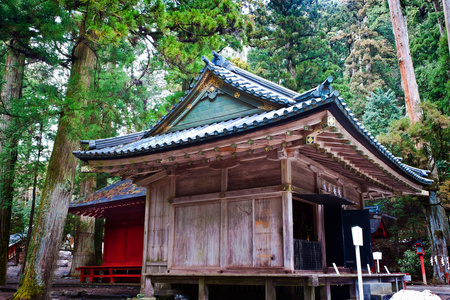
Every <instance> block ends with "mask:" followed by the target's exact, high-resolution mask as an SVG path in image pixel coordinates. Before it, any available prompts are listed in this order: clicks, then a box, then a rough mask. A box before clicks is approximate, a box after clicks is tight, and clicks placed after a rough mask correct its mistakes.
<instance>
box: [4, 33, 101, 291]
mask: <svg viewBox="0 0 450 300" xmlns="http://www.w3.org/2000/svg"><path fill="white" fill-rule="evenodd" d="M74 54H75V61H74V62H73V64H72V69H71V73H70V77H69V83H68V87H67V93H66V99H65V106H64V108H63V110H62V114H61V118H60V120H59V125H58V131H57V133H56V138H55V143H54V146H53V151H52V155H51V157H50V161H49V166H48V170H47V176H46V179H45V184H44V188H43V192H42V196H41V202H40V205H39V215H38V217H37V222H36V224H35V226H34V230H33V234H32V237H31V241H30V245H29V252H28V256H27V267H26V269H25V272H24V274H23V276H22V278H21V282H20V285H19V289H18V290H17V292H16V293H15V294H14V296H13V298H12V299H47V298H48V295H49V291H50V287H51V283H52V280H53V275H54V270H55V266H56V260H57V258H58V250H59V248H60V245H61V240H62V234H63V229H64V223H65V220H66V217H67V210H68V208H69V202H70V200H71V197H72V189H73V182H74V178H75V169H76V166H77V163H78V161H77V159H76V158H75V156H73V155H72V151H74V150H75V149H76V148H77V147H78V141H77V137H76V136H74V135H75V134H74V133H75V132H76V130H77V129H75V128H73V127H72V126H73V123H75V124H76V123H78V120H79V119H80V118H81V117H80V116H79V115H77V114H76V113H75V112H74V111H73V110H72V109H71V108H70V107H72V106H74V105H75V106H77V105H79V104H82V103H85V100H84V99H83V95H84V93H85V92H86V91H87V90H88V88H89V87H90V84H91V79H92V73H93V69H94V65H95V54H94V52H93V51H92V50H91V49H90V48H89V47H88V45H86V44H85V43H84V42H81V43H79V44H78V45H77V46H76V49H75V53H74ZM78 130H81V128H80V129H78Z"/></svg>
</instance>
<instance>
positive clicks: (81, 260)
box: [70, 174, 96, 277]
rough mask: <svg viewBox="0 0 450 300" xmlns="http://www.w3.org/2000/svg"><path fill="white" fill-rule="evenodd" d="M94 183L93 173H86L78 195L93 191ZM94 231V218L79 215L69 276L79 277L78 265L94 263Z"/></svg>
mask: <svg viewBox="0 0 450 300" xmlns="http://www.w3.org/2000/svg"><path fill="white" fill-rule="evenodd" d="M95 183H96V176H95V174H88V175H86V178H84V180H83V181H82V182H81V192H80V197H86V196H88V195H90V194H92V193H93V192H94V191H95V185H96V184H95ZM94 233H95V218H92V217H87V216H80V217H79V219H78V222H77V227H76V233H75V246H74V251H73V259H72V266H71V268H70V276H72V277H80V271H77V270H76V268H78V267H81V266H93V265H95V247H94Z"/></svg>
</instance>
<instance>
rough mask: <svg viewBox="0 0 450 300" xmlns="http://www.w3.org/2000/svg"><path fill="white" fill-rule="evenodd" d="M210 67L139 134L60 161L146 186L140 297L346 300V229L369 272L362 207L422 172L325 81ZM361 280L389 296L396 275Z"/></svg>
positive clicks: (409, 184) (217, 63) (93, 145)
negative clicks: (298, 83)
mask: <svg viewBox="0 0 450 300" xmlns="http://www.w3.org/2000/svg"><path fill="white" fill-rule="evenodd" d="M213 56H214V58H213V60H212V61H209V60H208V59H206V58H203V60H204V62H205V68H204V69H203V70H202V71H201V74H200V76H199V77H197V78H196V79H195V81H193V82H192V84H191V86H190V90H189V91H187V92H186V96H185V97H184V98H182V99H180V102H179V103H178V104H176V105H175V106H174V107H173V108H172V109H171V111H170V112H169V113H168V114H167V115H166V116H165V117H163V118H162V120H160V121H159V122H158V123H157V124H156V125H154V126H153V127H152V128H151V129H150V130H147V131H144V132H138V133H134V134H130V135H126V136H121V137H113V138H109V139H102V140H91V141H82V143H85V144H88V145H89V150H86V151H76V152H74V155H75V156H76V157H78V158H79V159H81V160H83V161H84V162H85V164H84V166H83V171H85V172H107V173H110V174H112V175H115V176H121V177H122V178H124V179H130V180H132V181H133V182H134V183H135V184H136V185H138V186H142V187H145V188H147V197H146V200H145V201H146V202H145V210H144V212H145V223H144V243H143V256H142V272H143V273H142V276H143V278H142V283H141V284H142V291H143V292H144V293H145V295H146V296H148V297H150V296H153V295H154V292H155V289H154V288H155V287H159V284H160V283H166V284H172V285H173V286H177V285H180V284H182V286H184V287H186V286H191V287H192V286H193V287H194V292H193V294H192V295H193V296H192V297H198V299H208V298H211V299H226V297H228V299H239V297H237V296H236V295H225V296H224V294H226V293H232V291H235V290H236V289H237V290H239V289H238V287H242V286H244V287H251V288H254V289H255V290H254V292H253V294H254V295H262V296H261V297H265V298H266V299H275V297H276V296H278V297H279V298H281V299H294V298H295V299H299V298H298V295H297V294H299V293H300V294H302V295H303V298H304V299H316V297H319V293H320V297H321V299H349V298H355V295H356V294H355V293H356V291H355V285H354V283H355V280H356V272H352V268H353V267H354V264H355V254H354V247H353V244H352V241H351V233H350V231H351V227H352V226H354V225H359V226H361V227H362V228H363V233H364V246H363V247H362V248H363V249H362V251H361V252H362V261H363V266H367V264H371V263H372V249H371V237H370V222H369V213H368V211H367V210H364V200H365V199H373V198H376V197H392V196H393V195H400V194H421V193H423V190H422V189H423V188H424V187H425V186H427V185H429V184H430V183H431V181H430V180H428V179H426V178H425V177H426V176H427V175H428V174H427V173H426V172H424V171H422V170H419V169H415V168H412V167H409V166H407V165H405V164H403V163H402V162H401V159H400V158H397V157H394V156H393V155H392V154H391V153H389V151H387V150H386V149H385V148H384V147H383V146H382V145H380V143H378V141H376V140H375V138H374V137H373V136H371V135H370V133H368V132H367V130H366V129H365V128H364V127H363V126H362V125H361V124H360V123H359V122H358V121H357V120H356V119H354V117H353V115H352V114H351V112H350V111H349V109H348V108H347V107H346V105H345V103H344V102H343V100H342V99H341V98H339V93H338V92H336V91H333V89H332V87H331V79H330V78H329V79H327V80H326V81H325V82H323V83H322V84H320V85H319V86H317V87H316V88H314V89H312V90H310V91H307V92H305V93H301V94H299V93H296V92H294V91H291V90H288V89H285V88H283V87H281V86H279V85H276V84H274V83H272V82H269V81H267V80H264V79H262V78H260V77H258V76H255V75H253V74H251V73H249V72H247V71H245V70H242V69H240V68H238V67H236V66H234V65H232V64H231V63H230V62H229V61H228V60H226V59H224V58H223V57H222V56H220V55H218V54H217V53H215V52H213ZM333 263H334V264H336V265H337V266H338V270H339V271H340V274H339V275H338V274H337V273H336V271H335V269H334V268H333V267H332V266H333ZM364 280H365V282H370V281H374V282H393V283H394V285H395V286H400V287H401V286H403V285H402V281H403V274H378V275H368V274H364ZM224 286H225V287H229V286H234V287H236V288H226V289H224V288H223V287H224ZM242 290H245V288H243V289H242ZM252 291H253V290H252ZM224 297H225V298H224ZM254 297H256V298H257V296H254ZM300 298H301V297H300ZM248 299H250V298H248Z"/></svg>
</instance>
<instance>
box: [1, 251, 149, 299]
mask: <svg viewBox="0 0 450 300" xmlns="http://www.w3.org/2000/svg"><path fill="white" fill-rule="evenodd" d="M71 262H72V256H71V253H70V252H69V251H60V259H59V260H58V264H57V268H56V270H55V279H54V281H53V285H52V289H51V294H50V299H52V300H66V299H127V298H132V297H135V296H136V295H137V294H139V290H140V285H139V284H101V283H99V284H82V283H80V281H79V279H78V278H72V277H68V275H69V272H70V266H71ZM19 271H20V265H17V266H16V265H14V264H12V263H10V264H9V265H8V273H7V284H6V286H0V300H6V299H9V298H10V297H11V296H12V295H13V294H14V292H15V291H16V290H17V286H18V282H19V279H18V273H19Z"/></svg>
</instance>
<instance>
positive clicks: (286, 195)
mask: <svg viewBox="0 0 450 300" xmlns="http://www.w3.org/2000/svg"><path fill="white" fill-rule="evenodd" d="M281 183H282V184H283V186H284V188H286V191H285V192H283V193H282V196H281V203H282V216H283V258H284V269H285V270H286V271H291V272H292V271H294V235H293V223H294V220H293V215H292V192H291V191H290V187H291V184H292V168H291V160H290V159H288V158H283V159H281Z"/></svg>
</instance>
